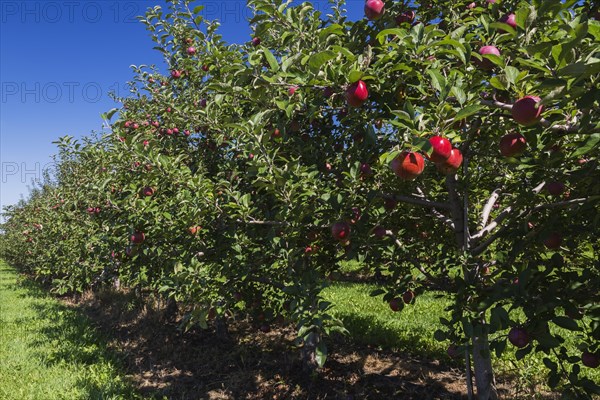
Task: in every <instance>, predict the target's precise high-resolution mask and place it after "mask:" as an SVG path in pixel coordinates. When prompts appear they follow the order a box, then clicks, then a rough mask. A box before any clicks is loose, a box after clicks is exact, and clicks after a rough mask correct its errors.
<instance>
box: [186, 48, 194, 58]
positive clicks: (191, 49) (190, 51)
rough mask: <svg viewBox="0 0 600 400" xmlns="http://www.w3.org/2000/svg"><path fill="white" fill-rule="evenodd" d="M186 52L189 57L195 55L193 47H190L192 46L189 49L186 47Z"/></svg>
mask: <svg viewBox="0 0 600 400" xmlns="http://www.w3.org/2000/svg"><path fill="white" fill-rule="evenodd" d="M186 52H187V53H188V54H189V55H190V56H193V55H194V54H196V48H195V47H192V46H190V47H188V48H187V50H186Z"/></svg>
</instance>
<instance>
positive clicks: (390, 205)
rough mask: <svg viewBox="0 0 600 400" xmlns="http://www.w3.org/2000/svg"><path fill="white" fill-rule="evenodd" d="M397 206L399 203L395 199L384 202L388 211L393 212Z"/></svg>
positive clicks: (384, 206)
mask: <svg viewBox="0 0 600 400" xmlns="http://www.w3.org/2000/svg"><path fill="white" fill-rule="evenodd" d="M397 205H398V201H396V200H394V199H385V200H384V201H383V208H385V209H386V210H387V211H392V210H393V209H394V208H396V206H397Z"/></svg>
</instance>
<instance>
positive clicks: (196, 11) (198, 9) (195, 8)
mask: <svg viewBox="0 0 600 400" xmlns="http://www.w3.org/2000/svg"><path fill="white" fill-rule="evenodd" d="M202 10H204V6H203V5H200V6H196V7H194V10H193V13H194V14H200V11H202Z"/></svg>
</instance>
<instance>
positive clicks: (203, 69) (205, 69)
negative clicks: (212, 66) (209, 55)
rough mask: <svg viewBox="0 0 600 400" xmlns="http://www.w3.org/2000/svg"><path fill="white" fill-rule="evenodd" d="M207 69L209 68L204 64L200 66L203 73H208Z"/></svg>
mask: <svg viewBox="0 0 600 400" xmlns="http://www.w3.org/2000/svg"><path fill="white" fill-rule="evenodd" d="M208 68H209V67H208V65H206V64H204V65H203V66H202V71H204V72H208Z"/></svg>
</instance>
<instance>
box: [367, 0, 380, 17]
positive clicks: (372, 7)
mask: <svg viewBox="0 0 600 400" xmlns="http://www.w3.org/2000/svg"><path fill="white" fill-rule="evenodd" d="M384 7H385V4H384V3H383V1H381V0H367V1H366V2H365V15H366V17H367V19H369V20H371V21H374V20H377V19H379V18H381V16H382V15H383V13H384V12H385V8H384Z"/></svg>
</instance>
